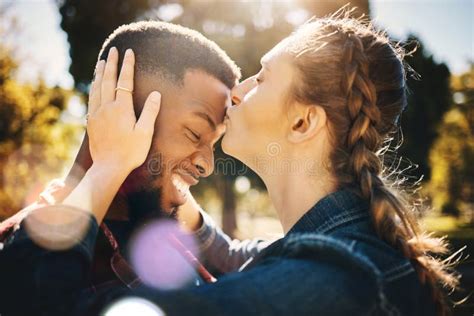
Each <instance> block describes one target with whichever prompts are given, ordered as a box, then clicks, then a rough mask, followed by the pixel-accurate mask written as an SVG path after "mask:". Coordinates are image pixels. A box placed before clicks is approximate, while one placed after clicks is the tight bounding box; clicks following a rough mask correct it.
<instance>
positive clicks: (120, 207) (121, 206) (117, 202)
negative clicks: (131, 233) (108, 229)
mask: <svg viewBox="0 0 474 316" xmlns="http://www.w3.org/2000/svg"><path fill="white" fill-rule="evenodd" d="M129 212H130V206H129V204H128V201H127V198H126V197H125V196H124V195H123V194H121V193H120V192H119V193H117V195H116V196H115V197H114V199H113V200H112V203H111V204H110V207H109V209H108V210H107V214H106V215H105V219H106V220H114V221H128V220H129Z"/></svg>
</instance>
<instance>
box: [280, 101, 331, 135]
mask: <svg viewBox="0 0 474 316" xmlns="http://www.w3.org/2000/svg"><path fill="white" fill-rule="evenodd" d="M296 107H297V109H295V111H294V113H293V118H292V121H291V122H290V127H291V129H290V131H289V134H288V140H289V141H290V142H292V143H300V142H304V141H307V140H310V139H312V138H314V137H315V136H317V134H318V133H319V132H320V131H321V130H322V128H323V127H324V126H326V111H325V110H324V109H323V108H322V107H320V106H317V105H296Z"/></svg>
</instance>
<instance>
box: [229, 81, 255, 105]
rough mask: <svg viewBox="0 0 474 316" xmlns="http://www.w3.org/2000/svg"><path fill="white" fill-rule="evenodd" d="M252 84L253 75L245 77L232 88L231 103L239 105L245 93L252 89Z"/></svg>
mask: <svg viewBox="0 0 474 316" xmlns="http://www.w3.org/2000/svg"><path fill="white" fill-rule="evenodd" d="M253 85H254V80H253V77H250V78H247V79H245V80H244V81H242V82H241V83H239V84H238V85H236V86H235V87H234V88H233V89H232V94H231V96H232V97H231V100H232V104H233V105H239V104H240V103H241V102H242V100H243V99H244V97H245V95H246V94H247V93H248V92H249V91H250V90H252V88H253Z"/></svg>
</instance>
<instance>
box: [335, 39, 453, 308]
mask: <svg viewBox="0 0 474 316" xmlns="http://www.w3.org/2000/svg"><path fill="white" fill-rule="evenodd" d="M342 36H344V37H345V43H344V46H343V52H342V64H343V68H344V72H343V76H342V78H341V79H342V80H341V89H342V91H343V93H344V94H345V96H346V99H347V107H348V112H349V116H350V121H351V124H350V127H349V132H348V134H347V139H346V144H345V145H346V146H347V151H348V152H349V159H348V160H347V166H346V171H347V172H348V173H349V174H352V175H353V179H354V181H355V182H356V183H359V188H360V192H361V194H362V196H363V197H364V198H366V199H367V200H368V201H369V203H370V211H371V215H372V219H373V223H374V226H375V230H376V232H377V233H378V235H379V237H380V238H382V239H385V240H387V241H388V242H389V243H391V244H392V245H394V246H396V247H397V248H399V249H400V250H401V251H402V253H403V255H404V256H405V257H407V258H408V259H410V260H411V261H412V262H413V263H414V266H415V269H416V271H417V273H418V276H419V279H420V280H421V282H422V283H423V284H425V283H428V284H429V285H430V286H431V289H432V296H433V299H434V300H435V302H436V304H437V307H438V311H439V314H440V315H445V314H447V313H448V309H447V307H446V304H445V302H444V293H443V292H442V290H441V289H440V288H439V285H438V279H441V280H444V282H445V283H447V284H452V283H453V282H454V283H457V280H455V277H454V276H452V275H449V276H446V275H444V274H443V273H445V271H444V270H443V269H442V268H440V267H439V262H438V261H437V260H436V259H433V258H432V257H430V256H429V255H428V254H426V253H425V250H426V247H423V244H426V243H430V241H429V240H427V238H428V237H426V236H425V237H424V238H425V240H421V239H422V238H420V237H419V236H418V235H417V233H416V232H417V231H418V227H417V223H416V221H415V219H414V218H413V217H412V216H410V214H408V212H406V208H405V207H404V205H403V204H402V203H401V202H400V200H399V199H398V198H397V197H396V196H395V195H394V194H393V193H392V192H390V190H389V188H388V187H386V186H385V184H384V181H383V180H382V179H381V177H380V176H381V173H382V171H383V166H382V162H381V160H380V158H379V157H378V155H377V151H378V150H379V149H380V147H381V144H382V141H383V137H382V136H381V135H380V133H379V132H378V130H377V126H378V125H379V124H380V122H381V113H380V109H379V107H378V106H377V95H376V88H375V85H374V84H373V83H372V81H371V80H370V77H369V61H368V58H367V56H366V54H365V52H364V44H363V42H362V39H361V37H359V36H354V34H353V33H352V32H347V33H345V34H344V33H343V35H342ZM398 222H401V224H402V225H398ZM438 248H439V249H438V250H440V252H445V251H446V248H445V247H438ZM431 250H433V249H431Z"/></svg>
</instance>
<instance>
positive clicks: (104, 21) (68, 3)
mask: <svg viewBox="0 0 474 316" xmlns="http://www.w3.org/2000/svg"><path fill="white" fill-rule="evenodd" d="M57 3H58V5H59V12H60V14H61V27H62V29H63V30H64V31H65V32H66V34H67V36H68V42H69V45H70V50H69V52H70V55H71V66H70V67H69V72H70V73H71V75H72V76H73V78H74V82H75V86H76V88H77V89H78V90H79V91H80V92H82V93H86V92H87V90H88V85H89V82H90V81H91V79H92V72H93V69H94V65H95V63H96V62H97V56H98V53H99V50H100V48H101V46H102V43H103V42H104V40H105V39H106V38H107V36H108V35H109V34H110V33H112V32H113V31H114V30H115V29H116V28H117V27H118V26H120V25H122V24H126V23H130V22H133V21H134V20H136V19H137V18H138V17H139V16H141V15H142V14H144V12H146V11H147V10H149V9H151V8H152V7H154V6H156V5H159V4H160V1H149V0H110V1H96V0H81V1H77V0H57Z"/></svg>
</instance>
